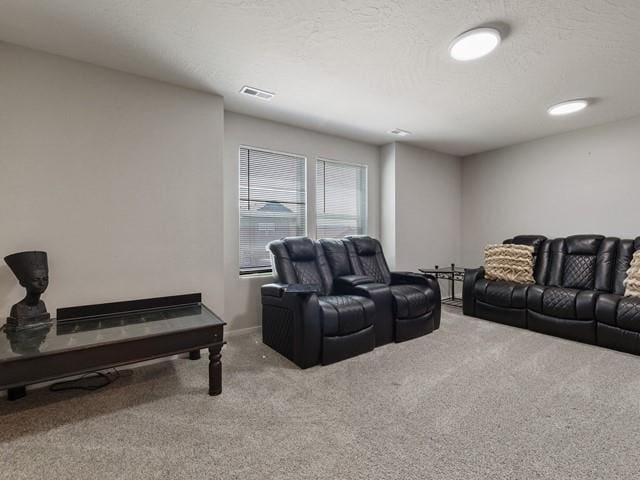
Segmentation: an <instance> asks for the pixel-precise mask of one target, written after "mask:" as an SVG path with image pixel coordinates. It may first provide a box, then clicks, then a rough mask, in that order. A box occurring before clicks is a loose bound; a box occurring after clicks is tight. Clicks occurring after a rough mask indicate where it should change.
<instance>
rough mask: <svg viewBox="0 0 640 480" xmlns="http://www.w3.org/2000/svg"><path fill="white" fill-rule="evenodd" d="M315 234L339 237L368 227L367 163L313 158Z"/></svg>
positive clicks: (321, 236)
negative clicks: (356, 163)
mask: <svg viewBox="0 0 640 480" xmlns="http://www.w3.org/2000/svg"><path fill="white" fill-rule="evenodd" d="M316 222H317V225H316V235H317V237H318V238H340V237H344V236H345V235H357V234H364V233H366V230H367V225H366V222H367V167H365V166H362V165H353V164H348V163H339V162H334V161H330V160H321V159H318V161H317V162H316Z"/></svg>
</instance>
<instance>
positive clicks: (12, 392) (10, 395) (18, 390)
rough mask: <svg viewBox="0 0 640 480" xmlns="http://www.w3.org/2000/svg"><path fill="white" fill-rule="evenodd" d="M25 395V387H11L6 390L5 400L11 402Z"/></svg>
mask: <svg viewBox="0 0 640 480" xmlns="http://www.w3.org/2000/svg"><path fill="white" fill-rule="evenodd" d="M26 395H27V387H24V386H23V387H13V388H10V389H8V390H7V400H9V401H10V402H13V401H14V400H18V399H19V398H22V397H25V396H26Z"/></svg>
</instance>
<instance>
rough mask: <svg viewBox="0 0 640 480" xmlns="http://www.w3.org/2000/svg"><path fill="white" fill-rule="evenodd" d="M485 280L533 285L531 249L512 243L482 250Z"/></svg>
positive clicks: (488, 246)
mask: <svg viewBox="0 0 640 480" xmlns="http://www.w3.org/2000/svg"><path fill="white" fill-rule="evenodd" d="M484 270H485V275H484V276H485V278H487V279H488V280H504V281H507V282H514V283H535V280H534V278H533V247H532V246H531V245H515V244H512V243H508V244H499V245H487V246H486V247H485V249H484Z"/></svg>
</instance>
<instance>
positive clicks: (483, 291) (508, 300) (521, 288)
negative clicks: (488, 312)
mask: <svg viewBox="0 0 640 480" xmlns="http://www.w3.org/2000/svg"><path fill="white" fill-rule="evenodd" d="M528 288H529V285H522V284H519V283H514V282H501V281H491V280H487V279H485V278H482V279H480V280H478V281H477V282H476V283H475V285H474V296H475V297H476V298H477V299H478V300H479V301H481V302H483V303H488V304H490V305H495V306H497V307H506V308H526V306H527V289H528Z"/></svg>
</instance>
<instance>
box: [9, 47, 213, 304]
mask: <svg viewBox="0 0 640 480" xmlns="http://www.w3.org/2000/svg"><path fill="white" fill-rule="evenodd" d="M0 65H1V67H0V69H1V71H2V73H1V75H0V105H1V107H0V205H1V207H0V254H3V255H6V254H8V253H12V252H16V251H22V250H32V249H42V250H46V251H47V252H48V253H49V263H50V265H49V266H50V277H51V282H50V287H49V289H48V290H47V292H46V293H45V295H44V298H43V299H44V300H45V302H46V304H47V307H48V309H49V311H50V312H51V313H53V314H55V309H56V308H58V307H65V306H71V305H79V304H86V303H98V302H108V301H115V300H123V299H135V298H144V297H152V296H159V295H170V294H179V293H186V292H192V291H203V294H204V298H205V301H206V302H207V303H208V304H209V305H211V307H212V308H214V309H215V310H216V311H217V312H219V313H220V314H223V313H224V297H223V289H222V288H223V282H224V276H223V261H222V258H223V252H222V244H223V235H222V228H221V227H222V210H223V197H222V146H223V114H224V111H223V103H222V99H221V98H220V97H217V96H213V95H207V94H204V93H199V92H195V91H192V90H188V89H184V88H179V87H175V86H171V85H167V84H164V83H160V82H156V81H151V80H147V79H144V78H140V77H136V76H133V75H128V74H124V73H120V72H116V71H114V70H108V69H103V68H98V67H94V66H91V65H88V64H85V63H80V62H75V61H71V60H67V59H64V58H62V57H57V56H54V55H48V54H44V53H38V52H35V51H33V50H28V49H24V48H19V47H15V46H11V45H8V44H3V43H0ZM23 292H24V290H23V289H22V288H21V287H18V286H17V283H16V280H15V278H14V277H13V274H12V273H11V271H10V270H9V268H8V267H7V266H6V265H5V264H4V262H0V317H4V316H6V315H7V314H8V312H9V309H10V307H11V305H12V304H13V303H16V302H17V301H19V300H20V299H21V298H22V295H23Z"/></svg>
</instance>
